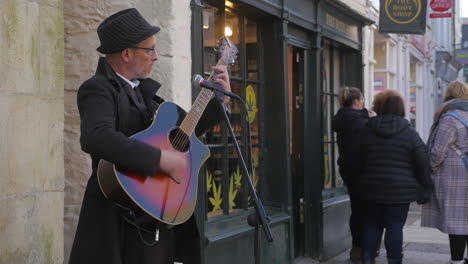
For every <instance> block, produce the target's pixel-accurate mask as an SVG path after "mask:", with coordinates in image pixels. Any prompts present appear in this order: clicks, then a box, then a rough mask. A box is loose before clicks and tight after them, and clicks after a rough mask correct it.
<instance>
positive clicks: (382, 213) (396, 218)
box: [362, 203, 409, 263]
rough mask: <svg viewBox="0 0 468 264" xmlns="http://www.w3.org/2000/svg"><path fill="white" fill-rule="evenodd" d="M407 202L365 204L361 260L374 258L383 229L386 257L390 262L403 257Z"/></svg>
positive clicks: (395, 261) (399, 261)
mask: <svg viewBox="0 0 468 264" xmlns="http://www.w3.org/2000/svg"><path fill="white" fill-rule="evenodd" d="M408 210H409V203H408V204H376V203H368V204H367V210H366V211H367V213H366V221H365V226H364V233H363V256H362V257H363V260H364V261H372V260H374V259H375V251H376V250H377V247H378V243H379V241H380V238H381V237H382V233H383V231H384V229H385V239H384V241H385V248H386V249H387V258H388V259H389V261H390V260H391V261H392V263H401V260H402V259H403V226H404V225H405V222H406V218H407V216H408Z"/></svg>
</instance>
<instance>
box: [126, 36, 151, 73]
mask: <svg viewBox="0 0 468 264" xmlns="http://www.w3.org/2000/svg"><path fill="white" fill-rule="evenodd" d="M155 47H156V36H152V37H149V38H147V39H145V40H143V41H142V42H140V43H138V44H136V45H135V46H134V47H132V48H130V52H131V56H130V60H129V70H130V72H131V74H132V77H133V78H132V79H146V78H148V77H149V76H150V74H151V70H152V68H153V63H154V62H155V61H156V60H157V59H158V53H157V52H156V50H155Z"/></svg>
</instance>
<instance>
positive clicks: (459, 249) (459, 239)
mask: <svg viewBox="0 0 468 264" xmlns="http://www.w3.org/2000/svg"><path fill="white" fill-rule="evenodd" d="M449 242H450V257H451V258H452V260H463V255H464V254H465V247H468V235H449Z"/></svg>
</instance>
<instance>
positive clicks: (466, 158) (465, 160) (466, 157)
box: [446, 111, 468, 170]
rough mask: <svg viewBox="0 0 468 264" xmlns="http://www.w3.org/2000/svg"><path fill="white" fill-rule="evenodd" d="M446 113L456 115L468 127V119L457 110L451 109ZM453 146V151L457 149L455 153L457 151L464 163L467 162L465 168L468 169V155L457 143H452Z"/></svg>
mask: <svg viewBox="0 0 468 264" xmlns="http://www.w3.org/2000/svg"><path fill="white" fill-rule="evenodd" d="M446 115H451V116H453V117H455V118H456V119H458V120H460V122H462V124H464V125H465V127H466V128H468V121H466V120H465V119H464V118H463V116H462V115H460V114H459V113H457V112H455V111H449V112H447V113H446ZM451 148H452V149H453V151H455V153H457V155H458V156H460V158H461V159H462V160H463V163H464V164H465V168H466V169H467V170H468V155H466V154H464V153H462V152H461V151H460V149H459V148H457V147H456V146H455V144H452V145H451Z"/></svg>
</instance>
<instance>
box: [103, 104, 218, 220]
mask: <svg viewBox="0 0 468 264" xmlns="http://www.w3.org/2000/svg"><path fill="white" fill-rule="evenodd" d="M185 116H186V112H185V111H184V110H183V109H182V108H180V107H179V106H177V105H176V104H173V103H169V102H165V103H163V104H161V105H160V106H159V109H158V111H157V113H156V116H155V119H154V121H153V123H152V124H151V126H150V127H149V128H148V129H146V130H144V131H142V132H140V133H137V134H135V135H133V136H131V138H133V139H136V140H140V141H142V142H145V143H146V144H148V145H151V146H154V147H156V148H160V149H171V150H177V151H180V152H182V153H184V155H185V157H186V159H187V168H186V170H185V171H180V173H179V174H178V175H176V176H177V177H178V178H179V179H180V180H181V182H180V183H177V182H176V181H174V180H173V179H171V178H170V177H169V176H168V175H165V174H162V173H157V174H156V175H150V176H146V175H139V174H136V173H132V172H129V171H121V170H119V169H118V168H116V166H115V165H114V164H112V163H110V162H107V161H105V160H101V161H100V162H99V165H98V182H99V186H100V188H101V190H102V192H103V193H104V195H105V196H106V197H107V198H108V199H111V200H113V201H115V202H117V203H119V204H121V205H123V206H125V207H128V208H131V209H132V210H134V211H135V212H137V213H143V214H146V215H147V216H148V215H149V216H151V217H152V218H155V219H157V220H159V221H161V222H164V223H166V224H170V225H177V224H181V223H184V222H185V221H187V220H188V219H189V218H190V217H191V216H192V214H193V211H194V210H195V204H196V201H197V188H198V173H199V170H200V167H201V165H203V163H204V162H205V161H206V159H208V157H209V156H210V151H209V149H208V148H207V147H206V146H205V145H203V144H202V143H201V142H200V140H198V138H197V137H196V136H195V133H192V134H191V135H185V134H184V133H183V132H182V133H181V130H180V129H179V125H180V124H181V122H182V121H183V119H184V118H185ZM184 143H185V144H184ZM182 145H183V146H182Z"/></svg>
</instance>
